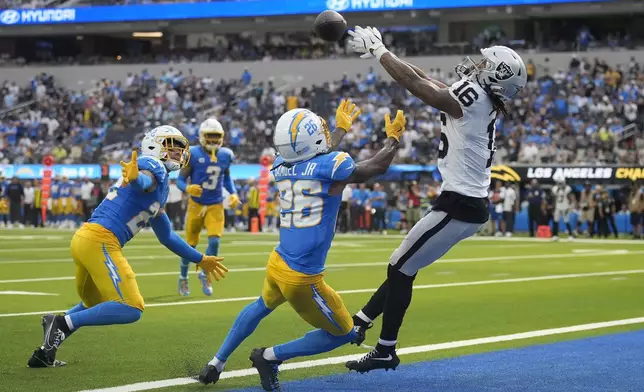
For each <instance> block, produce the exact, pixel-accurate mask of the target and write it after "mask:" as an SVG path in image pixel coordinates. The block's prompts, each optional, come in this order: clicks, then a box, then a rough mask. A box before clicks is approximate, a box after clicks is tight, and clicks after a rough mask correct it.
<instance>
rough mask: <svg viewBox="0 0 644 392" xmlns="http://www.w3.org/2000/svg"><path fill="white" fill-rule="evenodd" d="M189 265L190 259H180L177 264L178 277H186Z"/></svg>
mask: <svg viewBox="0 0 644 392" xmlns="http://www.w3.org/2000/svg"><path fill="white" fill-rule="evenodd" d="M189 267H190V261H188V260H186V259H181V262H180V264H179V278H181V279H188V268H189Z"/></svg>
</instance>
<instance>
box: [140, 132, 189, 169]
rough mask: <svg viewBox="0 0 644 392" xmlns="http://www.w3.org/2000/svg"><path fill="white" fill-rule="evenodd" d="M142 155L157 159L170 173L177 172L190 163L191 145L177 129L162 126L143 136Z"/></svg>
mask: <svg viewBox="0 0 644 392" xmlns="http://www.w3.org/2000/svg"><path fill="white" fill-rule="evenodd" d="M141 155H143V156H148V157H153V158H156V159H158V160H160V161H161V162H163V164H164V165H165V167H166V169H168V171H175V170H179V169H182V168H184V167H185V166H186V165H187V164H188V162H190V143H188V139H186V138H185V137H184V136H183V135H182V134H181V131H179V130H178V129H177V128H175V127H171V126H169V125H162V126H160V127H156V128H154V129H153V130H151V131H150V132H147V133H146V134H145V136H143V141H141Z"/></svg>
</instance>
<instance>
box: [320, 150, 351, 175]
mask: <svg viewBox="0 0 644 392" xmlns="http://www.w3.org/2000/svg"><path fill="white" fill-rule="evenodd" d="M355 167H356V165H355V164H354V162H353V158H351V156H350V155H349V154H347V153H346V152H344V151H334V152H331V153H329V154H326V155H325V159H324V173H325V175H326V177H327V178H329V179H331V180H336V181H341V180H346V179H347V178H349V176H350V175H351V174H352V173H353V171H354V170H355Z"/></svg>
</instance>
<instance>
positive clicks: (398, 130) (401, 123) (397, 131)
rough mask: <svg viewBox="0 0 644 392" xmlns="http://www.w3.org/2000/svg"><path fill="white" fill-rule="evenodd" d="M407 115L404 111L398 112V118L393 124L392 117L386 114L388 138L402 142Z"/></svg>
mask: <svg viewBox="0 0 644 392" xmlns="http://www.w3.org/2000/svg"><path fill="white" fill-rule="evenodd" d="M406 122H407V121H406V120H405V114H404V113H403V111H402V110H398V111H397V112H396V118H394V122H391V117H390V116H389V115H388V114H385V132H387V137H393V138H394V139H396V141H398V142H399V141H400V137H401V136H402V134H403V132H404V131H405V124H406Z"/></svg>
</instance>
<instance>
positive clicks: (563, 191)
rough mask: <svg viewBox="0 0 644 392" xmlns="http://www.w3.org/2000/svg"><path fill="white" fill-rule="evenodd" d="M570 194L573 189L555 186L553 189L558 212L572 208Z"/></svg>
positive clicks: (563, 185)
mask: <svg viewBox="0 0 644 392" xmlns="http://www.w3.org/2000/svg"><path fill="white" fill-rule="evenodd" d="M570 193H572V188H571V187H570V186H569V185H566V184H562V185H555V186H554V187H553V188H552V196H553V197H554V199H555V208H556V209H558V210H567V209H568V208H570V199H569V197H570Z"/></svg>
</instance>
